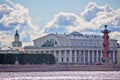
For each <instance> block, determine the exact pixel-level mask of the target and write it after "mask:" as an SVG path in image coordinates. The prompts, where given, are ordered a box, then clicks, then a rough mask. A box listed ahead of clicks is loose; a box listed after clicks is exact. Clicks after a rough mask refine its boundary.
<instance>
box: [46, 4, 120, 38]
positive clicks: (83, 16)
mask: <svg viewBox="0 0 120 80" xmlns="http://www.w3.org/2000/svg"><path fill="white" fill-rule="evenodd" d="M104 25H108V26H109V27H110V29H111V30H113V32H114V31H115V30H117V31H120V9H112V7H111V6H110V5H104V6H98V5H97V4H96V3H94V2H89V3H88V5H87V6H86V8H85V10H84V11H83V12H81V13H80V15H76V14H74V13H66V12H60V13H58V14H56V15H55V16H54V18H53V19H52V20H51V21H50V22H48V23H46V26H45V31H46V32H72V31H80V32H84V31H85V32H86V33H87V32H89V33H90V31H91V32H93V31H94V32H95V33H97V32H98V31H99V32H100V31H101V29H103V26H104ZM115 35H117V34H114V36H115ZM119 38H120V37H119ZM116 39H118V38H116Z"/></svg>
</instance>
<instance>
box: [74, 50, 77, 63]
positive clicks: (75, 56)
mask: <svg viewBox="0 0 120 80" xmlns="http://www.w3.org/2000/svg"><path fill="white" fill-rule="evenodd" d="M76 52H77V51H76V50H75V53H74V54H75V55H74V62H75V63H77V53H76Z"/></svg>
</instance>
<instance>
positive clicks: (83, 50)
mask: <svg viewBox="0 0 120 80" xmlns="http://www.w3.org/2000/svg"><path fill="white" fill-rule="evenodd" d="M83 63H84V64H85V63H86V62H85V50H83Z"/></svg>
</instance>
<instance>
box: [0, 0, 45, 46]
mask: <svg viewBox="0 0 120 80" xmlns="http://www.w3.org/2000/svg"><path fill="white" fill-rule="evenodd" d="M6 2H7V3H6V4H1V5H0V32H1V33H2V35H1V37H0V42H2V45H3V44H4V45H10V44H9V43H11V42H12V41H13V37H8V36H7V35H8V34H7V32H10V33H11V34H10V35H9V36H13V35H14V34H15V30H16V29H18V30H19V34H20V39H21V41H23V43H24V42H25V43H27V42H30V41H32V40H33V39H35V38H37V37H38V36H40V33H42V34H43V31H42V30H40V28H39V27H38V26H36V25H34V24H32V18H31V16H30V14H29V9H28V8H25V7H24V6H23V5H21V4H17V3H14V2H12V1H11V0H6ZM5 36H6V38H5ZM3 38H4V41H3ZM8 39H9V40H8ZM7 40H8V41H7Z"/></svg>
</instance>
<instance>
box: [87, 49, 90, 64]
mask: <svg viewBox="0 0 120 80" xmlns="http://www.w3.org/2000/svg"><path fill="white" fill-rule="evenodd" d="M87 54H88V63H90V51H89V50H88V53H87Z"/></svg>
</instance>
